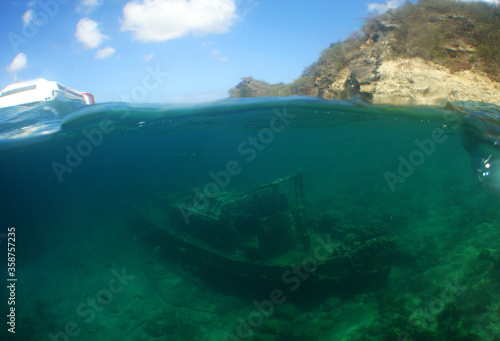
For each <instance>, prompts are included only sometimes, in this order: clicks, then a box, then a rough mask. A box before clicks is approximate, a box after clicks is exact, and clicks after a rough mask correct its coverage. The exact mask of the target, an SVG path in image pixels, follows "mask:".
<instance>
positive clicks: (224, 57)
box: [210, 50, 227, 62]
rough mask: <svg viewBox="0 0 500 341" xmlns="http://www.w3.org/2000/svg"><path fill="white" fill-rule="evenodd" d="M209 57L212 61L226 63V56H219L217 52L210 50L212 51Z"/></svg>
mask: <svg viewBox="0 0 500 341" xmlns="http://www.w3.org/2000/svg"><path fill="white" fill-rule="evenodd" d="M210 56H211V57H212V58H213V59H217V60H220V61H221V62H227V57H226V56H223V55H221V54H220V51H219V50H212V51H211V52H210Z"/></svg>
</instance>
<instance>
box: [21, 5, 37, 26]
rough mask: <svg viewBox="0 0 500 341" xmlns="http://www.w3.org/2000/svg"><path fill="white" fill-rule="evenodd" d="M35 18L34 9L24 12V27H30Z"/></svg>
mask: <svg viewBox="0 0 500 341" xmlns="http://www.w3.org/2000/svg"><path fill="white" fill-rule="evenodd" d="M34 17H35V11H33V10H32V9H29V10H27V11H26V12H24V14H23V16H22V19H23V25H24V27H26V26H28V25H29V24H30V23H31V22H32V21H33V18H34Z"/></svg>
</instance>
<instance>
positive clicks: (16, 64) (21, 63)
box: [5, 52, 28, 75]
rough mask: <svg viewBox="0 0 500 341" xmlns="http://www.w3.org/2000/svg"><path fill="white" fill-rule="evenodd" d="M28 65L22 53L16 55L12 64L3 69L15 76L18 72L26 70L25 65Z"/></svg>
mask: <svg viewBox="0 0 500 341" xmlns="http://www.w3.org/2000/svg"><path fill="white" fill-rule="evenodd" d="M27 64H28V58H27V57H26V55H25V54H24V53H22V52H20V53H18V54H17V56H15V57H14V59H13V60H12V63H10V65H9V66H7V67H6V68H5V69H6V70H7V71H8V72H9V73H12V74H14V75H15V74H17V73H18V72H20V71H22V70H24V69H26V65H27Z"/></svg>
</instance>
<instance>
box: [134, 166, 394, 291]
mask: <svg viewBox="0 0 500 341" xmlns="http://www.w3.org/2000/svg"><path fill="white" fill-rule="evenodd" d="M198 193H200V192H198ZM201 199H202V200H201ZM128 203H129V205H131V206H132V208H133V209H134V211H136V212H137V213H139V215H140V216H141V217H142V218H143V219H146V220H147V221H148V222H149V223H151V224H152V226H154V228H155V229H157V231H156V232H157V234H156V235H157V236H158V237H157V238H161V239H162V240H161V241H159V242H161V243H162V244H163V245H164V246H166V247H168V248H170V249H172V250H175V251H177V253H179V254H180V255H181V256H182V257H184V258H185V259H186V260H188V261H189V262H191V263H193V264H195V265H196V266H197V267H198V268H202V269H205V270H207V271H216V272H217V273H222V274H224V276H225V277H226V278H235V279H243V280H247V281H252V282H256V283H263V284H267V285H270V286H273V287H275V288H283V287H285V288H288V289H289V290H290V291H292V292H293V291H295V290H297V289H298V288H300V287H304V286H309V287H311V286H322V287H327V288H330V289H331V290H332V291H336V292H348V291H359V290H362V291H366V290H375V289H377V288H382V287H384V286H385V285H386V283H387V279H388V276H389V271H390V268H391V258H392V255H393V253H394V240H393V238H392V236H391V234H390V232H389V231H388V230H387V229H386V228H385V227H384V226H383V225H382V224H380V223H374V224H372V225H371V226H366V227H363V228H347V227H343V226H341V225H340V224H338V223H335V222H331V223H330V222H328V220H325V219H318V218H316V217H314V216H313V215H312V214H310V213H308V209H307V206H308V205H307V201H306V200H305V199H304V195H303V181H302V173H301V172H297V173H295V174H293V175H291V176H288V177H284V178H281V179H277V180H275V181H273V182H271V183H268V184H265V185H262V186H259V187H258V188H256V189H255V190H254V191H253V192H251V193H249V194H239V193H231V192H221V193H218V195H217V196H213V197H212V198H206V197H204V198H201V197H198V198H196V197H195V198H194V197H193V193H191V194H190V195H189V194H188V195H186V194H182V193H172V192H165V193H159V192H158V191H154V193H150V195H147V196H146V197H144V196H143V197H142V198H135V199H134V200H130V201H128Z"/></svg>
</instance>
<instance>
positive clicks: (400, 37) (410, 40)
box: [230, 0, 500, 98]
mask: <svg viewBox="0 0 500 341" xmlns="http://www.w3.org/2000/svg"><path fill="white" fill-rule="evenodd" d="M360 49H361V50H363V51H369V53H370V56H372V57H374V58H375V59H376V60H377V63H380V62H382V61H383V60H388V59H393V58H414V57H420V58H424V59H425V60H429V61H432V62H434V63H437V64H440V65H443V66H445V67H447V68H448V69H449V70H450V71H451V72H458V71H461V70H468V69H473V70H477V71H481V72H484V73H486V74H487V75H488V76H489V77H490V78H491V79H492V80H495V81H500V6H498V5H493V4H490V3H486V2H462V1H454V0H420V1H419V2H418V3H416V4H412V3H410V2H407V3H406V4H405V5H404V6H402V7H400V8H398V9H396V10H391V11H388V12H387V13H384V14H381V15H377V16H373V17H370V18H367V19H365V24H364V25H363V27H362V29H361V30H360V31H359V32H355V33H354V34H353V35H352V36H351V37H350V38H348V39H347V40H345V41H343V42H337V43H333V44H331V45H330V47H328V48H327V49H325V50H324V51H322V52H321V55H320V57H319V59H318V60H317V61H316V62H314V63H313V64H312V65H310V66H308V67H306V68H305V70H304V71H303V73H302V75H301V76H300V77H299V78H297V79H296V80H295V81H294V82H292V83H290V84H283V83H279V84H268V83H266V82H263V81H257V80H255V79H253V78H251V77H247V78H244V79H243V81H242V82H241V83H239V84H238V85H237V86H236V87H235V88H233V89H231V90H230V95H231V96H232V97H255V96H288V95H312V96H321V95H322V93H321V81H323V80H328V82H327V83H330V84H331V82H332V80H334V79H336V78H338V77H339V76H340V74H341V73H342V72H343V70H346V68H347V67H348V66H349V65H350V63H352V62H353V61H354V62H355V61H356V58H359V51H360ZM346 72H348V71H346ZM338 97H339V98H341V97H342V94H340V93H339V96H338Z"/></svg>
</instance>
